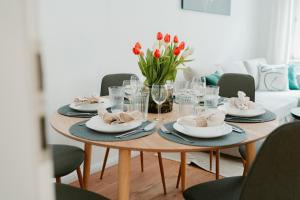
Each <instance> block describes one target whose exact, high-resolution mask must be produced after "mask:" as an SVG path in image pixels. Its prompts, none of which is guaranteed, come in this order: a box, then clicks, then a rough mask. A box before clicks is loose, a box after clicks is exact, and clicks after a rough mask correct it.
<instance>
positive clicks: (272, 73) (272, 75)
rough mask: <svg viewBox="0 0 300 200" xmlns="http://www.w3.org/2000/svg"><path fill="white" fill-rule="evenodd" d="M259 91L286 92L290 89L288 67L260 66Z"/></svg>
mask: <svg viewBox="0 0 300 200" xmlns="http://www.w3.org/2000/svg"><path fill="white" fill-rule="evenodd" d="M258 74H259V87H258V89H259V90H262V91H286V90H288V87H289V80H288V66H287V65H260V66H259V67H258Z"/></svg>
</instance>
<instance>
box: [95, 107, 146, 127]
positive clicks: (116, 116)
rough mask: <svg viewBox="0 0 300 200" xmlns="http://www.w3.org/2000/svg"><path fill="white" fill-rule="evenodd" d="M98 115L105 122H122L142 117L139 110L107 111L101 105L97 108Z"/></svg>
mask: <svg viewBox="0 0 300 200" xmlns="http://www.w3.org/2000/svg"><path fill="white" fill-rule="evenodd" d="M98 115H99V116H100V118H101V119H102V120H103V121H104V122H105V123H107V124H122V123H126V122H131V121H134V120H139V119H142V113H141V112H138V111H133V112H119V113H109V112H107V110H106V109H105V108H104V107H102V106H101V105H100V106H99V109H98Z"/></svg>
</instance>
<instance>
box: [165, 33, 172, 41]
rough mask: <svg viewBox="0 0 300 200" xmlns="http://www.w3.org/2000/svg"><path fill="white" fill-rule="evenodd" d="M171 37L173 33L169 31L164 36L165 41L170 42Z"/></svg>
mask: <svg viewBox="0 0 300 200" xmlns="http://www.w3.org/2000/svg"><path fill="white" fill-rule="evenodd" d="M170 39H171V35H170V34H168V33H167V34H166V35H165V38H164V41H165V43H169V42H170Z"/></svg>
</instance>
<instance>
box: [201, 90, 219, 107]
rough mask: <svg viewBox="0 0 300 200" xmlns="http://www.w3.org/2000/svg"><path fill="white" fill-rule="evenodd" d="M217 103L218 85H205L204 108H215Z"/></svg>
mask: <svg viewBox="0 0 300 200" xmlns="http://www.w3.org/2000/svg"><path fill="white" fill-rule="evenodd" d="M218 103H219V86H212V85H208V86H206V91H205V97H204V107H206V108H216V107H218Z"/></svg>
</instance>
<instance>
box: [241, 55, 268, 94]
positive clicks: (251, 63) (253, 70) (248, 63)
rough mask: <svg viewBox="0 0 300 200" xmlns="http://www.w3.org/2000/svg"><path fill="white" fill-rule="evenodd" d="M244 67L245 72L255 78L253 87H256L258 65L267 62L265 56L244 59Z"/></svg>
mask: <svg viewBox="0 0 300 200" xmlns="http://www.w3.org/2000/svg"><path fill="white" fill-rule="evenodd" d="M244 64H245V67H246V70H247V72H248V73H249V74H250V75H252V76H253V78H254V80H255V88H257V87H258V81H259V77H258V66H259V65H261V64H267V61H266V59H265V58H255V59H250V60H245V61H244Z"/></svg>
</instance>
